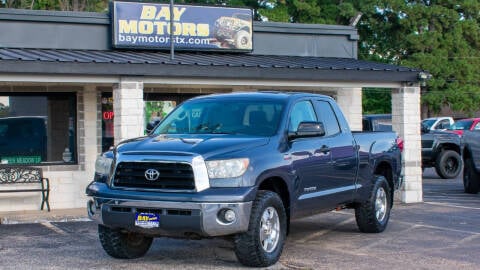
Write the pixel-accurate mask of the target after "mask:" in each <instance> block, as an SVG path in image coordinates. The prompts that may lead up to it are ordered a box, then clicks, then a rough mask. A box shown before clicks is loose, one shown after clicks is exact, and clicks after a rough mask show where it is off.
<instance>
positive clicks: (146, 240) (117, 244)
mask: <svg viewBox="0 0 480 270" xmlns="http://www.w3.org/2000/svg"><path fill="white" fill-rule="evenodd" d="M98 236H99V237H100V243H101V244H102V247H103V249H104V250H105V252H107V254H108V255H110V256H112V257H114V258H118V259H135V258H139V257H142V256H143V255H145V253H147V251H148V249H149V248H150V246H151V245H152V240H153V238H152V237H148V236H145V235H143V234H140V233H134V232H122V231H120V230H118V229H111V228H109V227H106V226H103V225H98Z"/></svg>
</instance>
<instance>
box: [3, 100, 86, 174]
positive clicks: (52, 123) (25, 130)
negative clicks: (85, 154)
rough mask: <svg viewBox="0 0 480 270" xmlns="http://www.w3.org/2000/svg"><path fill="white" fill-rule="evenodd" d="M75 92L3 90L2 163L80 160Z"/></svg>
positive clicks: (49, 162)
mask: <svg viewBox="0 0 480 270" xmlns="http://www.w3.org/2000/svg"><path fill="white" fill-rule="evenodd" d="M76 111H77V109H76V95H75V93H14V94H12V93H0V162H1V163H2V164H39V165H40V164H55V163H58V164H64V163H76V162H77V146H76Z"/></svg>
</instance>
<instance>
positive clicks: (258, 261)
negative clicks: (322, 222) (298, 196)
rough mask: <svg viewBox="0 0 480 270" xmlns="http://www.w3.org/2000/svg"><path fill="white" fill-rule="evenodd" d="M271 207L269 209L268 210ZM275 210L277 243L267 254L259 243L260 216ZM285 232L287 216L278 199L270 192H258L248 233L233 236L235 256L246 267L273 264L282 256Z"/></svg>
mask: <svg viewBox="0 0 480 270" xmlns="http://www.w3.org/2000/svg"><path fill="white" fill-rule="evenodd" d="M270 207H271V208H270ZM272 208H273V209H275V211H276V213H277V215H278V221H279V225H280V226H279V231H278V241H277V242H276V246H274V249H273V250H272V251H271V252H267V251H266V250H265V249H264V248H263V246H262V243H261V240H260V239H261V235H260V231H261V225H260V224H261V221H262V215H264V213H265V212H266V211H267V209H272ZM286 232H287V216H286V213H285V208H284V206H283V203H282V200H281V199H280V197H279V196H278V195H277V194H276V193H274V192H271V191H263V190H260V191H259V192H258V194H257V197H256V199H255V201H254V202H253V206H252V211H251V214H250V222H249V225H248V231H247V232H244V233H241V234H238V235H236V236H235V241H234V246H235V255H236V256H237V259H238V261H240V263H242V264H243V265H246V266H253V267H267V266H270V265H272V264H275V263H276V262H277V261H278V259H279V258H280V255H281V254H282V250H283V246H284V244H285V238H286Z"/></svg>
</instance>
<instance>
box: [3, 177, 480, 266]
mask: <svg viewBox="0 0 480 270" xmlns="http://www.w3.org/2000/svg"><path fill="white" fill-rule="evenodd" d="M479 252H480V194H477V195H471V194H465V193H463V186H462V182H461V178H458V179H454V180H441V179H438V178H437V176H436V174H435V173H434V172H433V170H430V169H429V170H426V172H425V174H424V202H423V203H418V204H408V205H406V204H397V205H395V206H394V209H393V210H392V215H391V220H390V224H389V227H388V228H387V230H386V231H385V232H384V233H381V234H363V233H360V232H359V231H358V229H357V227H356V224H355V218H354V215H353V211H340V212H330V213H326V214H321V215H317V216H313V217H309V218H306V219H302V220H297V221H294V222H293V224H292V227H291V233H290V235H289V237H288V240H287V244H286V246H285V249H284V251H283V255H282V257H281V258H280V261H279V262H278V263H277V264H275V265H274V266H272V267H270V268H269V269H385V268H387V269H389V270H391V269H435V270H439V269H479V266H480V256H478V255H479V254H480V253H479ZM0 268H1V269H16V270H18V269H238V268H242V265H240V264H239V263H238V262H237V260H236V258H235V255H234V253H233V245H232V244H231V243H230V242H229V241H228V240H226V239H206V240H183V239H169V238H159V239H155V241H154V243H153V245H152V248H151V249H150V251H149V252H148V253H147V254H146V256H145V257H143V258H140V259H135V260H117V259H112V258H110V257H108V256H107V255H106V254H105V253H104V252H103V250H102V248H101V246H100V243H99V241H98V237H97V233H96V225H95V224H94V223H92V222H89V221H77V222H48V221H46V222H42V223H36V224H10V225H6V224H3V225H0Z"/></svg>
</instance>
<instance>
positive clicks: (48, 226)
mask: <svg viewBox="0 0 480 270" xmlns="http://www.w3.org/2000/svg"><path fill="white" fill-rule="evenodd" d="M40 224H42V225H43V226H45V227H47V228H49V229H50V230H52V231H54V232H56V233H58V234H61V235H68V233H67V232H66V231H64V230H62V229H60V228H59V227H57V226H55V225H53V224H52V223H50V222H48V221H46V222H42V223H40Z"/></svg>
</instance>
